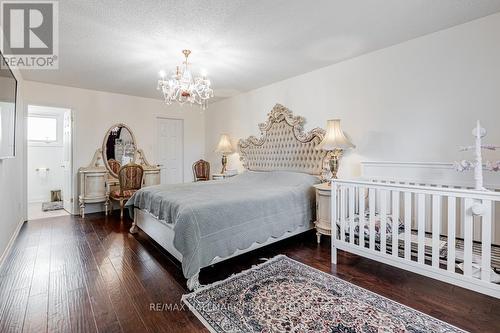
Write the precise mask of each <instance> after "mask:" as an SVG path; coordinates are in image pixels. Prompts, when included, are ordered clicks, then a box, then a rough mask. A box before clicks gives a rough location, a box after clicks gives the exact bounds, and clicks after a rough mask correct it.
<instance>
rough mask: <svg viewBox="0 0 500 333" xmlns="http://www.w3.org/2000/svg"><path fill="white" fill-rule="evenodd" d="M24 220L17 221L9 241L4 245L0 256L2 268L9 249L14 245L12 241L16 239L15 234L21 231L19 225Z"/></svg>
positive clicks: (0, 266)
mask: <svg viewBox="0 0 500 333" xmlns="http://www.w3.org/2000/svg"><path fill="white" fill-rule="evenodd" d="M24 222H26V221H24V219H22V220H20V221H19V223H18V224H17V226H16V229H15V230H14V233H13V234H12V236H11V237H10V240H9V243H7V246H6V247H5V250H4V251H3V253H2V256H1V257H0V269H1V268H2V266H3V264H4V262H5V259H7V257H8V255H9V253H10V251H11V250H12V246H13V245H14V242H15V241H16V239H17V236H18V235H19V231H21V227H22V226H23V224H24Z"/></svg>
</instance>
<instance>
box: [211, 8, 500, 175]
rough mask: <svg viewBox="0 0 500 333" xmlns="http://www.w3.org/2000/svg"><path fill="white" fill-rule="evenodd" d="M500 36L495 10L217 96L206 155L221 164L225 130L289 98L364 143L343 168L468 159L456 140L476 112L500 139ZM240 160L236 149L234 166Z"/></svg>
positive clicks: (314, 118)
mask: <svg viewBox="0 0 500 333" xmlns="http://www.w3.org/2000/svg"><path fill="white" fill-rule="evenodd" d="M499 40H500V14H495V15H491V16H488V17H485V18H482V19H479V20H476V21H472V22H469V23H466V24H463V25H459V26H456V27H453V28H451V29H448V30H443V31H440V32H437V33H433V34H430V35H427V36H424V37H421V38H417V39H414V40H411V41H408V42H405V43H402V44H398V45H395V46H392V47H389V48H386V49H383V50H379V51H376V52H372V53H369V54H366V55H363V56H360V57H358V58H355V59H351V60H348V61H344V62H341V63H338V64H335V65H332V66H329V67H326V68H323V69H320V70H316V71H313V72H310V73H307V74H304V75H300V76H297V77H294V78H291V79H287V80H285V81H281V82H277V83H274V84H272V85H269V86H266V87H263V88H260V89H257V90H253V91H250V92H248V93H245V94H241V95H238V96H235V97H233V98H230V99H226V100H223V101H220V102H217V103H215V104H213V105H210V107H209V109H208V113H207V115H206V151H207V155H208V156H207V157H208V158H209V160H210V161H211V162H212V163H216V165H217V166H218V165H219V164H220V162H219V156H218V155H217V154H215V153H213V149H214V148H215V146H216V143H217V140H218V137H219V134H220V133H224V132H227V133H230V134H231V135H232V137H233V138H234V139H235V140H236V139H238V138H242V137H247V136H248V135H251V134H253V135H258V134H259V131H258V127H257V124H258V123H260V122H263V121H264V120H265V119H266V114H267V113H268V112H269V111H270V110H271V109H272V107H273V105H274V104H275V103H281V104H283V105H285V106H286V107H288V108H290V109H291V110H292V111H293V112H294V113H296V114H298V115H302V116H304V117H305V118H306V120H307V121H308V123H307V124H306V129H311V128H313V127H323V128H324V127H325V125H326V120H327V119H332V118H340V119H342V126H343V128H344V130H345V131H346V132H347V133H348V134H349V135H350V136H351V137H352V140H353V142H354V143H355V144H356V145H357V147H356V149H355V150H353V151H352V152H350V153H347V154H346V156H345V158H344V159H343V161H342V163H341V170H340V172H339V176H340V177H350V176H357V175H359V173H360V164H359V162H360V161H364V160H379V161H421V162H426V161H438V162H449V161H453V160H454V159H459V158H466V157H467V156H470V155H467V154H464V153H459V152H458V151H457V147H458V146H459V145H463V144H470V143H472V136H471V134H470V133H471V129H472V127H474V125H475V120H476V119H480V120H481V121H482V122H483V124H484V126H485V127H486V128H487V129H488V130H489V135H488V137H487V139H488V140H487V141H488V142H491V143H496V144H500V127H499V124H500V93H499V89H500V43H499ZM285 56H286V55H285ZM489 156H494V157H495V158H496V159H500V154H498V152H497V153H496V156H495V155H494V154H489ZM237 162H238V158H237V156H232V157H231V159H230V166H229V167H234V166H239V163H237ZM471 177H472V175H471Z"/></svg>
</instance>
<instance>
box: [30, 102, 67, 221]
mask: <svg viewBox="0 0 500 333" xmlns="http://www.w3.org/2000/svg"><path fill="white" fill-rule="evenodd" d="M27 123H28V126H27V139H28V154H27V155H28V220H36V219H41V218H48V217H55V216H64V215H69V214H73V177H72V174H73V173H72V169H73V163H72V156H73V152H72V151H73V149H72V147H73V142H72V115H71V110H70V109H64V108H56V107H46V106H38V105H28V122H27Z"/></svg>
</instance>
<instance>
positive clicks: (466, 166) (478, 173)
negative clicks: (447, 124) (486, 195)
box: [454, 120, 500, 190]
mask: <svg viewBox="0 0 500 333" xmlns="http://www.w3.org/2000/svg"><path fill="white" fill-rule="evenodd" d="M472 135H473V136H474V137H475V144H474V146H467V147H462V148H460V150H461V151H469V150H474V161H472V162H471V161H468V160H462V161H457V162H455V163H454V167H455V170H457V171H461V172H463V171H468V170H474V182H475V188H476V190H486V189H485V188H484V186H483V157H482V154H481V151H482V149H489V150H496V149H498V148H500V146H495V145H483V144H482V142H481V141H482V138H484V137H485V136H486V130H485V129H484V128H482V127H481V124H480V122H479V120H478V121H477V125H476V127H475V128H474V129H473V130H472ZM486 169H487V170H490V171H500V161H497V162H490V161H487V162H486Z"/></svg>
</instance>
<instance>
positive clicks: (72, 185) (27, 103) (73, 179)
mask: <svg viewBox="0 0 500 333" xmlns="http://www.w3.org/2000/svg"><path fill="white" fill-rule="evenodd" d="M24 105H25V108H26V112H25V119H24V128H25V131H24V140H25V142H26V146H25V147H26V155H25V156H26V167H25V170H24V172H25V177H26V180H27V179H28V168H27V165H28V149H27V148H28V144H29V143H28V117H29V107H30V106H38V107H45V108H55V109H62V110H68V111H69V113H70V118H71V154H70V159H69V160H70V166H69V169H70V173H71V181H70V184H69V187H70V192H71V199H72V203H73V204H72V205H70V207H71V211H70V212H68V213H69V214H70V215H75V212H78V209H77V208H76V206H77V204H78V200H77V199H78V194H77V193H75V184H76V169H75V151H76V140H75V138H76V135H75V134H76V126H75V114H76V113H75V110H74V109H73V108H72V107H70V106H60V105H54V104H50V103H49V104H47V103H31V102H30V101H25V102H24ZM63 126H64V125H63ZM25 191H26V198H25V200H26V213H25V214H26V219H27V218H28V212H27V209H28V182H27V181H26V184H25Z"/></svg>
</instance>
